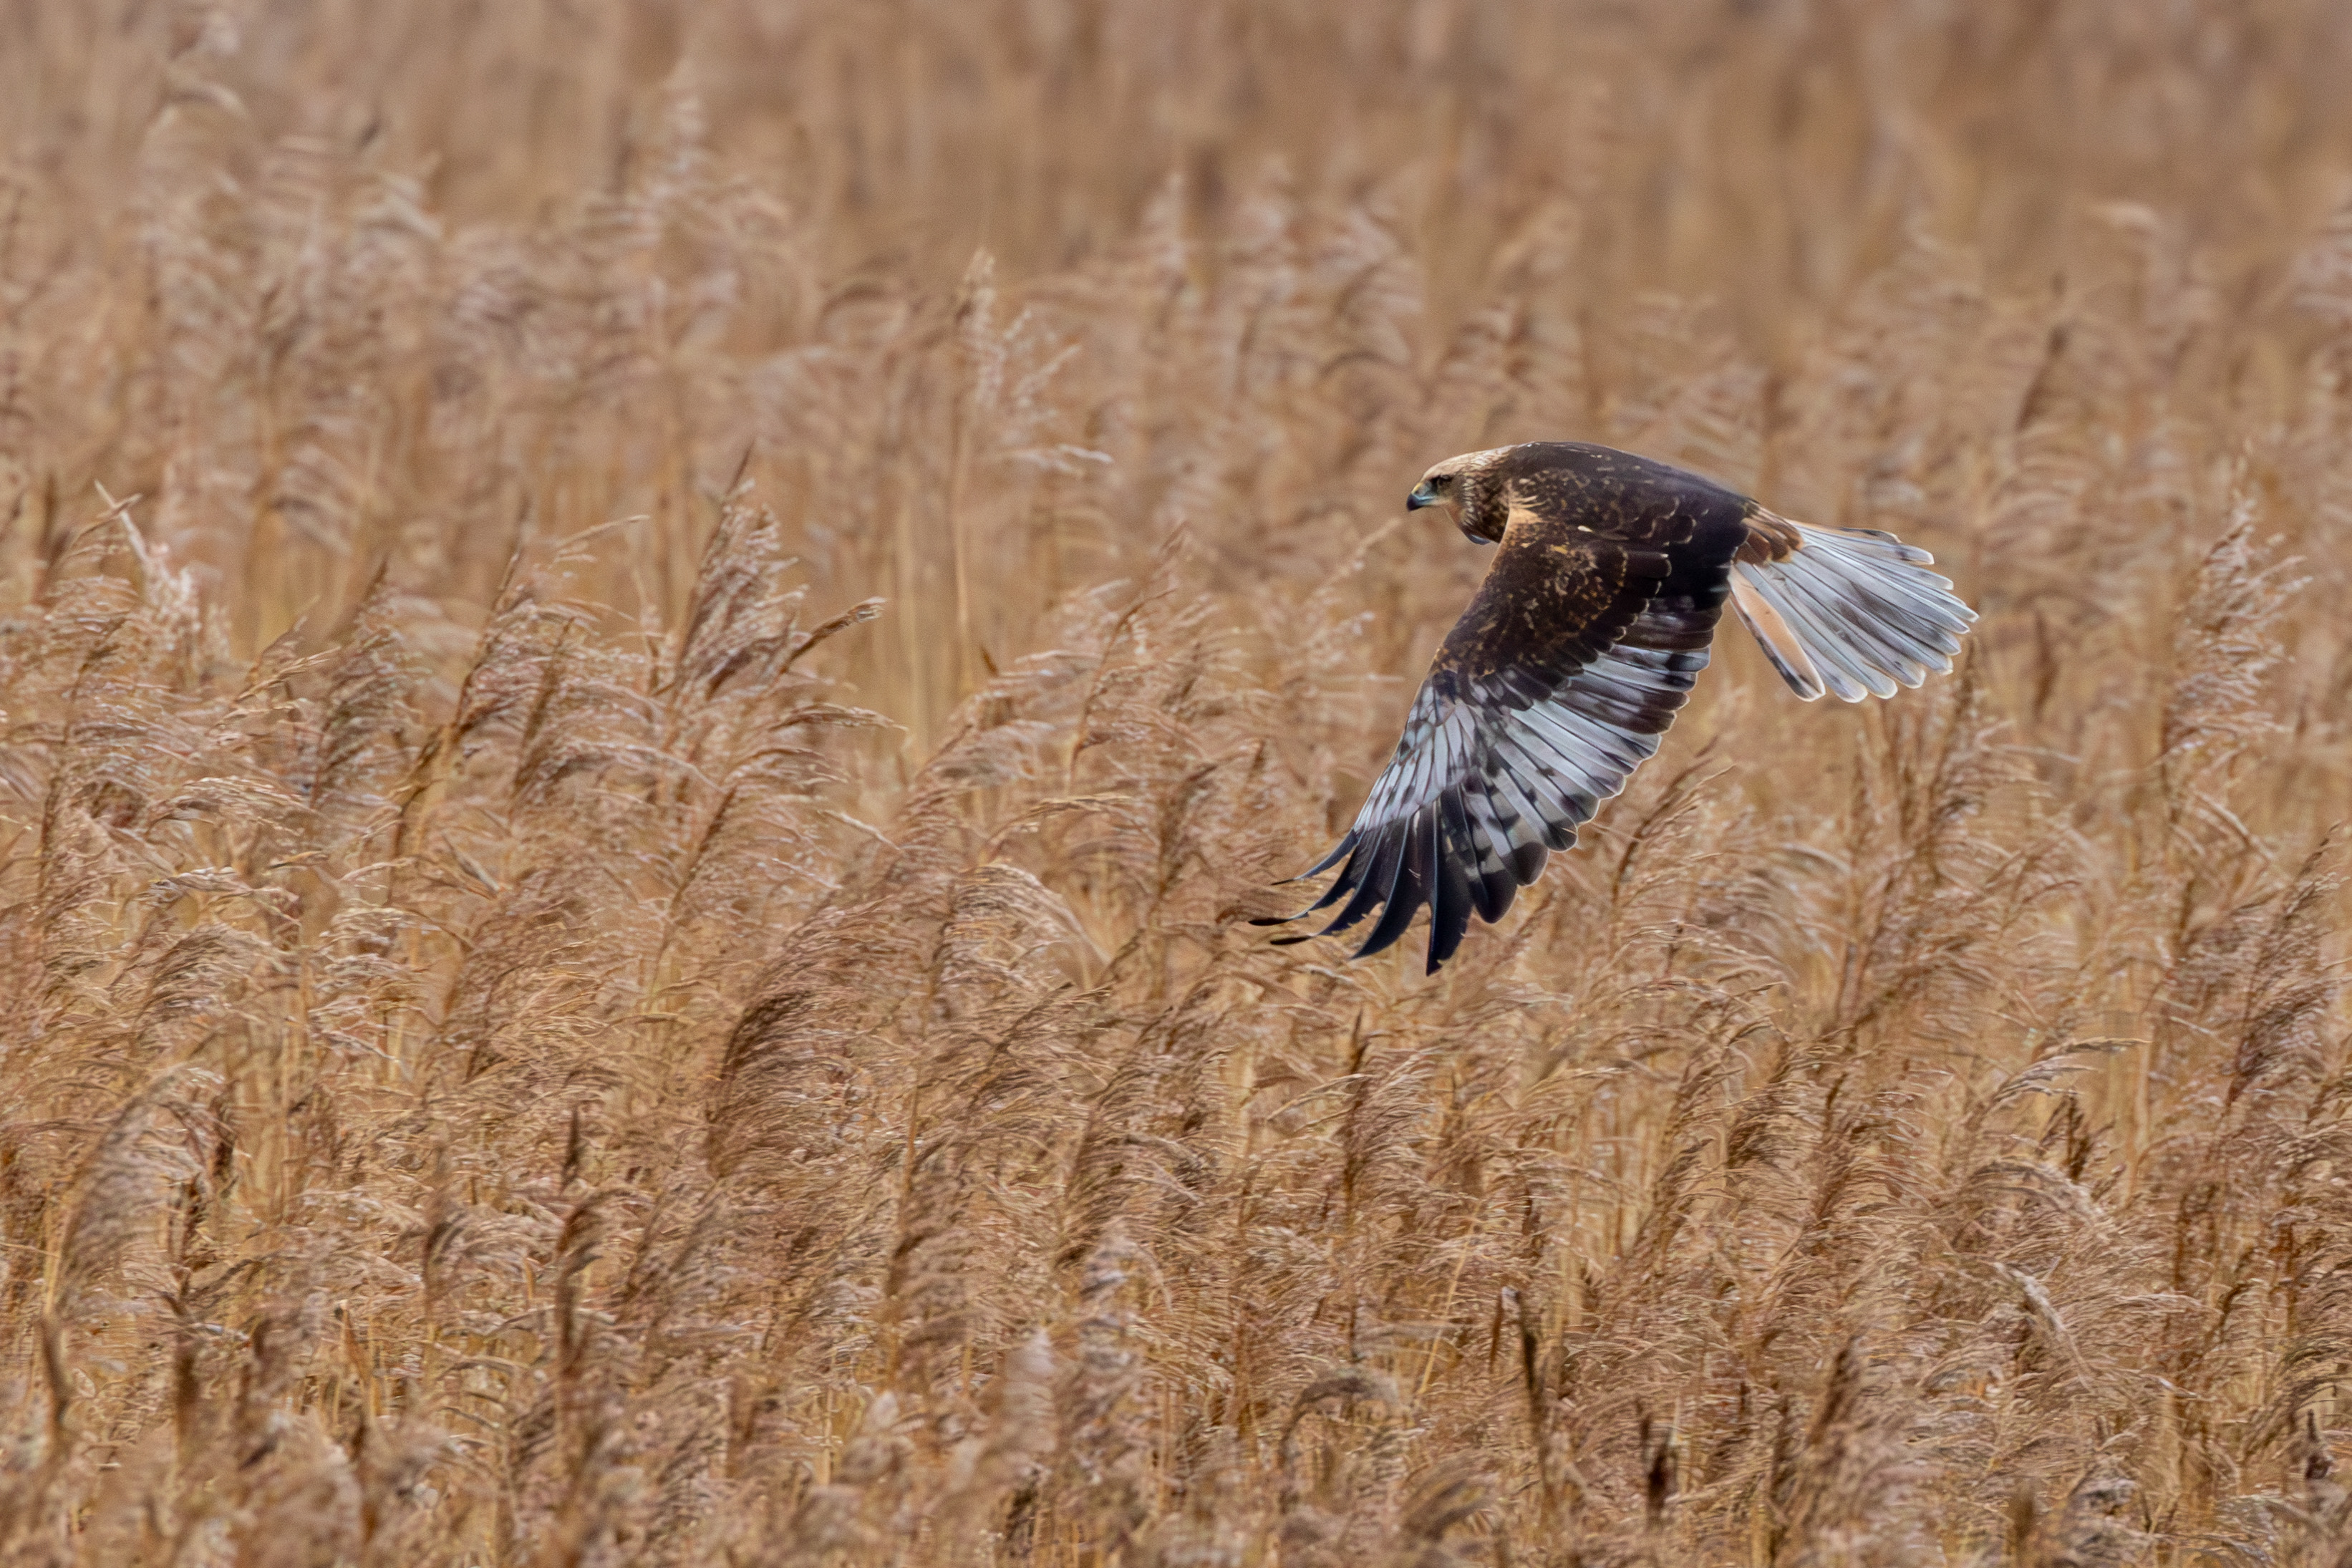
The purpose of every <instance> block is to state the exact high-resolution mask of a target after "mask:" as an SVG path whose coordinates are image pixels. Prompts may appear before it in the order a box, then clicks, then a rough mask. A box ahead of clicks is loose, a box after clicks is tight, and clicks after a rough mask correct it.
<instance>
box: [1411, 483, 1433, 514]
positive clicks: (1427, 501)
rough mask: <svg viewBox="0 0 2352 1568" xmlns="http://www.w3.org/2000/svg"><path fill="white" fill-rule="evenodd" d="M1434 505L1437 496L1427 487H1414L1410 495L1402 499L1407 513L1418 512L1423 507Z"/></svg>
mask: <svg viewBox="0 0 2352 1568" xmlns="http://www.w3.org/2000/svg"><path fill="white" fill-rule="evenodd" d="M1436 504H1437V494H1436V492H1435V491H1433V490H1432V489H1430V488H1429V487H1428V486H1427V485H1415V486H1414V487H1413V489H1412V494H1411V495H1409V496H1407V497H1405V498H1404V510H1407V511H1419V510H1421V509H1422V508H1423V507H1425V506H1435V505H1436Z"/></svg>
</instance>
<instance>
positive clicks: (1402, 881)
mask: <svg viewBox="0 0 2352 1568" xmlns="http://www.w3.org/2000/svg"><path fill="white" fill-rule="evenodd" d="M1434 831H1435V830H1434V823H1433V817H1432V815H1431V813H1430V811H1429V809H1428V808H1427V807H1423V809H1422V810H1420V811H1417V812H1415V813H1413V815H1412V818H1411V820H1409V821H1408V822H1407V823H1406V824H1405V825H1404V835H1403V837H1404V853H1403V854H1402V855H1400V856H1399V857H1398V858H1397V875H1396V885H1395V887H1394V888H1392V889H1390V892H1389V907H1388V908H1387V909H1385V910H1381V919H1380V923H1379V924H1378V925H1376V926H1374V927H1373V928H1372V934H1371V935H1370V936H1368V937H1366V938H1365V939H1364V945H1363V946H1361V947H1360V948H1358V949H1357V950H1356V951H1355V952H1354V953H1352V954H1351V955H1350V956H1351V957H1355V958H1370V956H1371V955H1372V954H1374V953H1376V952H1383V951H1385V950H1386V949H1388V948H1391V947H1393V946H1395V945H1396V942H1397V939H1398V938H1399V937H1401V936H1402V935H1404V932H1405V928H1406V927H1407V926H1409V925H1411V924H1412V917H1413V915H1414V913H1415V912H1416V911H1418V910H1420V908H1421V906H1422V905H1423V904H1425V903H1427V902H1428V901H1429V888H1430V881H1431V875H1430V873H1431V871H1432V870H1433V866H1432V864H1431V862H1432V861H1433V859H1434V858H1435V854H1434V850H1435V845H1434V844H1433V842H1432V840H1433V837H1434ZM1335 929H1336V928H1335Z"/></svg>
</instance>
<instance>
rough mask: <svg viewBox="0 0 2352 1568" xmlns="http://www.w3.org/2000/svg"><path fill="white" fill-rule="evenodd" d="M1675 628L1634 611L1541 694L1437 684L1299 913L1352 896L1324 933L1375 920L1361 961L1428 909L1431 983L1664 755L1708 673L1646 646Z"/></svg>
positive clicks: (1495, 683) (1451, 678) (1423, 697)
mask: <svg viewBox="0 0 2352 1568" xmlns="http://www.w3.org/2000/svg"><path fill="white" fill-rule="evenodd" d="M1678 630H1679V628H1678V627H1677V626H1675V624H1674V617H1673V616H1670V615H1667V614H1664V613H1662V614H1659V615H1655V616H1642V617H1638V618H1637V619H1636V620H1635V622H1634V624H1633V626H1632V627H1631V628H1630V629H1629V630H1628V631H1627V633H1626V637H1625V640H1624V641H1622V642H1620V643H1619V644H1618V645H1616V646H1615V647H1611V648H1609V649H1608V650H1606V651H1605V652H1603V653H1602V654H1601V656H1600V657H1599V658H1595V659H1594V660H1592V662H1591V663H1590V664H1588V665H1587V666H1585V667H1584V668H1582V669H1580V670H1578V671H1576V672H1575V673H1574V674H1573V675H1570V677H1569V678H1568V679H1566V680H1564V681H1562V682H1560V683H1559V686H1558V687H1556V688H1555V689H1553V690H1552V691H1551V692H1550V693H1549V695H1547V696H1544V697H1542V698H1540V699H1538V700H1527V699H1526V698H1524V697H1522V696H1518V695H1516V694H1515V693H1514V692H1512V691H1511V690H1510V689H1509V682H1508V681H1507V680H1503V679H1464V678H1461V677H1458V676H1455V675H1454V674H1451V673H1450V672H1444V671H1441V672H1439V673H1437V674H1434V675H1432V676H1431V677H1430V678H1429V679H1428V680H1426V681H1425V682H1423V685H1422V688H1421V690H1420V692H1419V693H1418V694H1417V695H1416V696H1415V697H1414V699H1413V704H1412V712H1411V713H1410V714H1409V715H1407V717H1406V720H1405V729H1404V738H1403V739H1402V741H1400V742H1398V745H1397V752H1396V755H1395V757H1394V758H1393V759H1392V760H1391V762H1390V763H1389V765H1388V767H1387V769H1386V770H1385V771H1383V772H1382V773H1381V776H1380V778H1379V779H1378V780H1377V781H1375V782H1374V784H1373V785H1372V790H1371V794H1370V798H1368V799H1367V800H1366V801H1365V803H1364V808H1363V810H1362V811H1361V812H1360V813H1359V814H1358V815H1357V817H1356V822H1355V826H1353V827H1351V828H1349V830H1348V835H1347V837H1344V838H1342V839H1341V840H1340V841H1339V846H1338V847H1336V848H1334V849H1333V850H1332V851H1331V853H1330V854H1329V855H1328V856H1326V857H1325V858H1323V860H1322V862H1321V863H1320V864H1318V865H1317V866H1316V867H1315V868H1313V869H1312V870H1309V871H1307V872H1304V873H1302V875H1303V876H1308V877H1311V876H1315V875H1317V874H1318V873H1320V872H1323V871H1328V870H1329V869H1330V868H1332V867H1333V866H1336V865H1339V864H1340V863H1341V861H1343V860H1344V861H1345V862H1346V864H1345V866H1344V867H1342V868H1341V870H1340V872H1339V879H1338V880H1337V881H1335V882H1333V883H1332V885H1331V887H1330V889H1329V890H1328V891H1327V892H1326V893H1325V894H1324V895H1323V896H1322V897H1321V898H1320V899H1318V900H1316V901H1315V902H1314V904H1312V905H1311V906H1309V907H1308V908H1307V909H1306V910H1301V911H1300V915H1305V914H1311V913H1314V912H1315V911H1316V910H1325V909H1328V908H1330V907H1331V906H1332V905H1334V904H1339V903H1341V900H1346V901H1345V903H1344V905H1342V907H1341V908H1340V910H1339V913H1338V914H1337V915H1335V916H1334V917H1333V918H1332V920H1331V922H1330V923H1329V924H1328V925H1327V926H1325V927H1324V928H1323V929H1322V930H1321V931H1317V932H1315V933H1314V935H1316V936H1325V935H1328V934H1330V933H1331V932H1333V931H1346V930H1348V929H1349V927H1351V926H1354V925H1356V924H1358V923H1359V922H1360V921H1363V920H1365V919H1366V918H1368V917H1370V915H1372V914H1373V913H1374V911H1376V910H1377V911H1379V915H1380V918H1379V920H1378V921H1375V923H1374V925H1373V927H1372V930H1371V932H1370V935H1368V936H1367V937H1366V938H1365V939H1364V942H1363V945H1362V946H1361V947H1360V948H1359V949H1358V950H1357V952H1356V956H1357V957H1363V956H1365V955H1366V954H1369V953H1373V952H1380V951H1381V949H1383V948H1385V947H1387V946H1389V945H1390V944H1391V943H1392V942H1395V941H1396V940H1397V939H1398V938H1399V937H1401V936H1402V935H1403V934H1404V931H1405V929H1406V927H1407V926H1409V925H1410V924H1411V923H1412V917H1413V915H1414V913H1415V912H1416V911H1417V910H1420V909H1421V907H1422V906H1423V904H1427V905H1428V906H1429V908H1430V938H1429V960H1428V966H1429V969H1430V970H1431V971H1432V972H1434V971H1435V970H1436V968H1437V966H1438V965H1439V964H1441V963H1444V962H1445V961H1446V960H1447V959H1448V958H1450V957H1452V956H1453V954H1454V949H1455V948H1456V947H1457V946H1459V945H1460V943H1461V941H1462V935H1463V932H1464V931H1465V930H1467V929H1468V927H1469V923H1470V916H1471V915H1472V914H1473V913H1474V912H1475V913H1476V914H1477V915H1478V916H1480V917H1481V918H1482V919H1485V920H1487V921H1496V920H1500V919H1501V918H1502V916H1503V914H1504V911H1506V910H1508V909H1509V908H1510V906H1511V901H1512V900H1513V899H1514V898H1515V897H1516V896H1517V892H1518V889H1521V888H1523V887H1526V886H1527V885H1528V884H1529V883H1530V882H1533V881H1534V880H1535V879H1536V878H1537V877H1538V876H1539V875H1540V874H1541V873H1542V871H1543V868H1544V862H1545V860H1546V858H1548V857H1549V855H1550V853H1551V852H1552V851H1554V850H1560V849H1566V848H1568V847H1570V845H1572V844H1574V843H1575V842H1576V830H1577V828H1578V827H1580V826H1582V825H1583V824H1584V823H1586V822H1588V821H1590V820H1591V817H1592V815H1593V813H1594V812H1596V811H1597V810H1599V809H1600V805H1601V802H1602V801H1604V800H1606V799H1608V798H1609V797H1610V796H1611V795H1615V794H1617V793H1618V792H1619V791H1620V790H1622V789H1623V788H1624V787H1625V781H1626V780H1627V779H1628V778H1630V777H1631V776H1632V774H1633V770H1634V769H1636V768H1638V767H1640V766H1641V765H1642V763H1644V762H1646V761H1648V760H1649V758H1650V757H1652V756H1653V755H1654V754H1655V753H1656V752H1657V749H1658V741H1659V737H1660V735H1661V734H1662V733H1663V732H1664V730H1665V728H1666V726H1667V725H1668V724H1670V723H1672V722H1673V721H1674V712H1675V709H1677V708H1679V707H1681V706H1682V704H1683V703H1684V701H1685V700H1687V698H1688V695H1689V692H1690V689H1691V684H1692V682H1693V681H1695V680H1696V679H1697V678H1698V673H1699V671H1700V670H1702V669H1704V668H1706V648H1704V647H1698V648H1688V647H1652V646H1647V644H1648V643H1650V642H1652V641H1654V640H1659V637H1658V635H1659V634H1662V633H1669V632H1675V631H1678ZM1285 918H1286V919H1287V920H1296V919H1297V918H1299V916H1298V915H1293V916H1287V917H1285ZM1259 923H1261V924H1266V925H1275V924H1280V923H1283V922H1282V921H1260V922H1259ZM1277 940H1279V941H1283V942H1305V941H1307V940H1309V939H1308V938H1307V937H1306V936H1297V937H1284V938H1279V939H1277Z"/></svg>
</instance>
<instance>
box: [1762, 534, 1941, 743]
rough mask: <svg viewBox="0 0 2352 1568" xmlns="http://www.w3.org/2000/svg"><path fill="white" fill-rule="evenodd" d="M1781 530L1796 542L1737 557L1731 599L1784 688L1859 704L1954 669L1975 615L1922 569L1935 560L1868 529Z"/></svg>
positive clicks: (1804, 695) (1937, 578) (1802, 694)
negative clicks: (1763, 555) (1758, 557)
mask: <svg viewBox="0 0 2352 1568" xmlns="http://www.w3.org/2000/svg"><path fill="white" fill-rule="evenodd" d="M1774 521H1783V520H1780V519H1775V520H1774ZM1786 526H1788V527H1790V528H1793V529H1795V530H1796V532H1797V537H1798V539H1799V541H1800V543H1799V545H1798V548H1797V549H1796V550H1795V551H1794V552H1791V553H1790V554H1789V555H1788V556H1786V557H1784V558H1783V559H1781V560H1779V561H1754V562H1751V561H1740V562H1737V563H1734V565H1733V566H1732V568H1731V602H1732V605H1733V606H1734V607H1735V608H1736V609H1738V612H1739V618H1740V620H1741V621H1742V622H1743V623H1744V624H1745V625H1746V626H1747V627H1748V630H1749V631H1750V632H1752V633H1754V634H1755V637H1756V640H1757V641H1758V642H1759V643H1760V644H1762V645H1763V647H1764V652H1765V655H1766V657H1768V658H1770V659H1771V661H1772V665H1773V668H1776V669H1778V670H1779V671H1780V679H1783V680H1785V681H1787V682H1788V683H1789V687H1790V689H1791V690H1793V691H1794V692H1796V694H1797V695H1798V696H1800V697H1801V698H1804V699H1805V700H1807V701H1811V700H1812V699H1814V698H1816V697H1819V696H1821V695H1822V692H1823V691H1824V690H1827V691H1830V692H1833V693H1835V694H1836V695H1837V697H1838V698H1840V699H1841V700H1843V701H1847V702H1859V701H1861V700H1863V699H1864V697H1868V696H1878V697H1892V696H1894V695H1895V689H1896V687H1898V686H1915V687H1916V686H1917V685H1918V684H1919V683H1920V682H1922V681H1924V680H1925V679H1927V676H1928V673H1929V672H1930V671H1936V672H1944V671H1948V670H1949V669H1950V668H1952V659H1953V658H1954V656H1956V655H1957V654H1958V652H1959V651H1960V637H1962V636H1963V635H1964V634H1965V633H1966V632H1967V631H1968V629H1969V623H1971V622H1972V621H1974V620H1975V619H1976V618H1977V616H1976V612H1975V611H1974V610H1971V609H1970V608H1969V606H1968V605H1965V604H1963V603H1962V602H1961V601H1960V599H1959V597H1958V595H1955V594H1954V593H1953V592H1952V584H1951V582H1950V580H1949V579H1948V578H1945V577H1941V576H1938V575H1937V574H1935V573H1933V572H1930V571H1927V566H1928V565H1929V564H1931V563H1933V562H1934V560H1935V557H1933V556H1931V555H1929V554H1928V553H1927V552H1926V551H1924V550H1921V549H1919V548H1918V547H1917V546H1916V545H1910V544H1906V543H1904V542H1902V541H1901V540H1898V539H1896V538H1895V536H1894V535H1893V534H1891V533H1880V532H1877V531H1874V530H1869V529H1846V528H1816V527H1814V526H1813V525H1811V523H1802V522H1800V523H1787V524H1786Z"/></svg>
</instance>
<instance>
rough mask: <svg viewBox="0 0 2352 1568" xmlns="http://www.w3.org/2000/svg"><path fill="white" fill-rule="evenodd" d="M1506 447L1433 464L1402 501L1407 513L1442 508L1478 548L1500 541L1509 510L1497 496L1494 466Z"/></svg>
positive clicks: (1467, 454) (1469, 453)
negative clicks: (1436, 507)
mask: <svg viewBox="0 0 2352 1568" xmlns="http://www.w3.org/2000/svg"><path fill="white" fill-rule="evenodd" d="M1509 450H1510V448H1509V447H1496V448H1495V449H1493V450H1492V451H1487V452H1465V453H1464V454H1463V455H1462V456H1461V457H1458V458H1446V459H1445V461H1444V462H1442V463H1432V464H1431V465H1430V466H1429V471H1428V472H1427V473H1425V474H1423V475H1422V476H1421V483H1419V484H1417V485H1415V486H1413V488H1412V494H1411V495H1409V496H1407V497H1405V498H1404V505H1405V510H1407V511H1419V510H1421V509H1422V508H1423V507H1425V506H1442V507H1444V509H1445V512H1446V515H1447V516H1448V517H1450V518H1452V519H1453V520H1454V527H1456V528H1458V529H1460V530H1461V531H1463V532H1464V533H1465V534H1467V535H1469V536H1470V537H1471V538H1472V539H1475V540H1476V541H1477V542H1479V543H1481V544H1492V543H1494V542H1496V541H1497V540H1499V539H1501V538H1502V537H1503V522H1504V518H1505V516H1506V514H1507V511H1508V510H1509V509H1508V508H1507V507H1506V506H1505V505H1503V504H1502V500H1501V497H1500V496H1499V495H1498V494H1496V489H1497V487H1496V486H1495V485H1494V484H1493V483H1492V482H1491V481H1492V479H1494V470H1495V465H1496V461H1497V460H1498V459H1500V458H1502V457H1503V456H1504V454H1506V453H1507V452H1508V451H1509Z"/></svg>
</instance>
